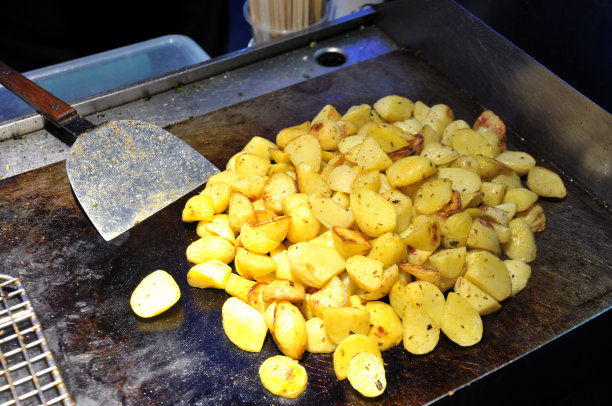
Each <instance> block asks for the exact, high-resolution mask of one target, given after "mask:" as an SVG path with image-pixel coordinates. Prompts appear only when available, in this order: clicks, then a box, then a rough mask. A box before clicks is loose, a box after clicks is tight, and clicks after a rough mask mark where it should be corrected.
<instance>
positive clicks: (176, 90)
mask: <svg viewBox="0 0 612 406" xmlns="http://www.w3.org/2000/svg"><path fill="white" fill-rule="evenodd" d="M183 90H184V88H183V86H181V87H177V88H176V89H174V93H180V92H182V91H183Z"/></svg>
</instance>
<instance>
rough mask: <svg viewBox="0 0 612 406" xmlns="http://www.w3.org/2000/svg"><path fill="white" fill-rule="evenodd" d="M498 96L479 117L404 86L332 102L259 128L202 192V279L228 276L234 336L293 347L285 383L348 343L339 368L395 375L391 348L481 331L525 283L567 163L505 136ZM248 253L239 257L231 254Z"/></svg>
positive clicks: (198, 273)
mask: <svg viewBox="0 0 612 406" xmlns="http://www.w3.org/2000/svg"><path fill="white" fill-rule="evenodd" d="M505 133H506V128H505V125H504V123H503V121H502V120H501V119H500V118H499V117H498V116H497V115H495V114H494V113H493V112H492V111H489V110H486V111H484V112H483V113H482V114H481V115H480V116H479V117H478V119H477V120H476V122H475V123H474V124H473V125H472V126H470V125H469V124H468V123H467V122H465V121H463V120H460V119H455V117H454V114H453V111H452V110H451V109H450V108H449V107H448V106H447V105H444V104H437V105H432V106H427V105H426V104H424V103H422V102H420V101H417V102H414V103H413V102H412V101H411V100H409V99H408V98H406V97H403V96H399V95H389V96H386V97H383V98H381V99H380V100H378V101H376V102H375V103H374V104H373V105H372V106H370V105H368V104H362V105H355V106H353V107H351V108H350V109H348V111H346V112H345V113H344V114H340V113H339V112H338V111H337V110H336V109H335V108H334V107H333V106H332V105H326V106H324V107H323V108H322V109H321V111H320V112H319V113H318V114H317V115H316V116H315V117H314V118H313V119H312V121H308V122H304V123H301V124H298V125H295V126H293V127H289V128H284V129H282V130H280V131H279V132H278V134H277V136H276V143H274V142H271V141H269V140H267V139H265V138H263V137H258V136H256V137H253V138H252V139H251V140H250V142H249V143H248V144H247V145H246V146H245V147H244V149H243V150H242V151H240V152H239V153H237V154H236V155H234V156H233V157H232V158H231V159H230V160H229V162H228V163H227V167H226V169H225V170H224V171H222V172H220V173H218V174H216V175H214V176H213V177H211V178H210V179H209V181H208V183H207V185H206V187H205V189H204V190H203V191H202V192H201V193H200V194H198V195H195V196H193V197H191V198H190V199H189V200H188V201H187V203H186V205H185V208H184V211H183V221H185V222H197V227H196V232H197V234H198V236H199V239H198V240H196V241H194V242H193V243H191V244H190V245H189V246H188V247H187V259H188V260H189V261H190V262H191V263H193V264H194V266H193V267H192V268H191V269H190V270H189V272H188V275H187V279H188V282H189V284H190V285H191V286H194V287H199V288H216V289H224V290H225V291H226V292H227V293H229V294H230V295H231V297H230V298H229V299H228V300H227V301H226V302H225V304H224V305H223V309H222V319H223V328H224V331H225V333H226V335H227V337H228V338H229V339H230V340H231V341H232V342H233V343H234V344H235V345H237V346H238V347H239V348H241V349H243V350H245V351H251V352H258V351H260V350H261V348H262V346H263V344H264V341H265V338H266V336H267V334H268V332H270V334H271V336H272V338H273V340H274V342H275V343H276V345H277V346H278V349H279V350H280V352H281V353H282V354H283V355H279V356H275V357H272V358H270V359H269V360H267V361H266V362H265V363H264V365H262V366H261V368H260V377H261V380H262V383H263V385H264V386H265V387H266V388H267V389H268V390H269V391H270V392H272V393H274V394H275V395H278V396H283V397H289V398H293V397H296V396H299V394H300V393H302V391H303V390H304V389H305V388H306V386H307V376H306V370H305V369H304V368H303V367H302V366H301V365H299V362H298V361H299V360H300V359H301V358H302V357H303V355H304V353H305V352H312V353H333V366H334V371H335V373H336V376H337V378H338V379H340V380H342V379H348V380H349V382H350V383H351V385H352V386H353V387H354V388H355V389H356V390H357V391H359V392H360V393H361V394H363V395H364V396H368V397H374V396H379V395H381V394H382V393H383V392H384V391H385V388H386V379H385V370H384V364H383V359H382V355H381V352H383V351H385V350H388V349H390V348H393V347H395V346H397V345H399V344H400V343H402V344H403V346H404V348H405V349H406V350H407V351H408V352H410V353H412V354H425V353H428V352H430V351H432V350H433V349H434V348H435V347H436V345H437V343H438V340H439V337H440V332H442V333H443V334H444V335H446V336H447V337H448V338H449V339H450V340H452V341H453V342H455V343H457V344H458V345H460V346H471V345H474V344H476V343H478V342H479V341H480V339H481V337H482V333H483V323H482V316H484V315H487V314H490V313H493V312H495V311H497V310H499V309H500V308H501V302H503V301H504V300H505V299H507V298H509V297H511V296H513V295H516V294H517V293H518V292H519V291H521V290H522V289H523V288H524V287H525V285H526V284H527V281H528V279H529V277H530V274H531V268H530V265H529V262H531V261H533V260H534V258H535V257H536V252H537V248H536V242H535V238H534V233H538V232H541V231H544V229H545V228H546V217H545V214H544V211H543V209H542V206H540V205H539V204H538V198H539V197H540V196H543V197H552V198H562V197H564V196H565V195H566V190H565V187H564V185H563V182H562V180H561V179H560V177H559V176H558V175H557V174H555V173H554V172H552V171H550V170H548V169H545V168H543V167H539V166H537V165H536V161H535V159H534V158H533V157H532V156H530V155H529V154H527V153H525V152H521V151H511V150H508V149H507V147H506V137H505ZM232 263H233V269H232V267H231V266H230V265H231V264H232Z"/></svg>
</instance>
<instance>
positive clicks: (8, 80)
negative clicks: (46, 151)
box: [0, 61, 76, 125]
mask: <svg viewBox="0 0 612 406" xmlns="http://www.w3.org/2000/svg"><path fill="white" fill-rule="evenodd" d="M0 83H1V84H3V85H4V87H6V88H7V89H9V90H10V91H11V92H13V93H14V94H15V95H17V96H19V97H20V98H21V99H23V101H25V102H26V103H28V104H29V105H30V106H32V107H33V108H34V109H35V110H36V111H38V112H39V113H40V114H42V115H43V116H45V117H46V118H47V119H48V120H50V121H51V122H52V123H53V124H55V125H59V123H60V122H61V121H62V120H65V119H67V118H69V117H72V116H73V115H75V114H76V110H75V109H73V108H72V107H71V106H70V105H69V104H67V103H65V102H63V101H62V100H60V99H58V98H57V97H55V96H54V95H52V94H51V93H49V92H48V91H46V90H45V89H43V88H42V87H40V86H39V85H37V84H36V83H34V82H32V81H31V80H30V79H28V78H27V77H25V76H23V75H22V74H21V73H19V72H17V71H16V70H14V69H13V68H11V67H10V66H8V65H7V64H5V63H4V62H2V61H0Z"/></svg>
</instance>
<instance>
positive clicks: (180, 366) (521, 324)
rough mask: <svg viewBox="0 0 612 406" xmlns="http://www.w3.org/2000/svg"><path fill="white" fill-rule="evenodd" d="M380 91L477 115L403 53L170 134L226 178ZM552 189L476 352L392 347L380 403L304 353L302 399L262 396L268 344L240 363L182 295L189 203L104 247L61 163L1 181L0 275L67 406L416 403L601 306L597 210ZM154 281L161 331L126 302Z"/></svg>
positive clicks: (213, 296)
mask: <svg viewBox="0 0 612 406" xmlns="http://www.w3.org/2000/svg"><path fill="white" fill-rule="evenodd" d="M391 93H395V94H402V95H405V96H408V97H409V98H411V99H412V100H422V101H424V102H425V103H427V104H430V105H431V104H435V103H445V104H447V105H449V106H450V107H451V108H452V109H453V110H454V112H455V116H456V118H461V119H464V120H466V121H467V122H469V123H472V122H473V121H474V120H475V119H476V117H477V116H478V114H480V112H481V111H482V109H483V108H485V107H486V106H481V105H479V104H478V102H477V101H476V100H473V99H472V98H471V97H470V96H469V95H468V94H466V93H464V92H463V91H462V90H461V89H459V88H458V87H456V86H455V85H454V84H453V83H450V82H449V81H448V80H447V79H446V78H444V77H442V76H441V75H440V74H439V73H438V72H436V71H435V70H434V69H433V68H432V67H431V66H429V65H427V64H426V63H425V62H424V61H422V60H421V59H419V57H418V56H417V55H414V54H413V53H411V52H409V51H406V50H403V51H398V52H394V53H391V54H387V55H384V56H382V57H378V58H375V59H372V60H369V61H367V62H363V63H359V64H356V65H353V66H350V67H347V68H344V69H341V70H338V71H335V72H332V73H329V74H327V75H324V76H321V77H318V78H315V79H311V80H308V81H306V82H303V83H300V84H297V85H294V86H291V87H289V88H285V89H282V90H280V91H276V92H273V93H269V94H266V95H263V96H260V97H257V98H255V99H251V100H248V101H245V102H242V103H240V104H237V105H233V106H229V107H226V108H223V109H220V110H217V111H214V112H212V113H209V114H206V115H204V116H200V117H195V118H192V119H189V120H187V121H185V122H182V123H178V124H176V125H174V126H172V127H171V128H168V130H169V131H170V132H172V133H173V134H175V135H177V136H178V137H180V138H182V139H183V140H184V141H186V142H187V143H188V144H190V145H191V146H193V147H194V148H195V149H196V150H198V151H199V152H200V153H202V154H204V155H205V156H207V157H209V159H210V160H211V161H212V162H213V163H214V164H215V165H217V166H218V167H224V166H225V163H226V162H227V160H228V159H229V158H230V157H231V156H232V155H233V154H234V153H236V152H238V151H239V150H240V149H241V148H242V147H243V146H244V145H245V144H246V143H247V141H248V140H249V139H250V138H251V137H253V136H256V135H259V136H264V137H266V138H269V139H272V140H273V139H274V137H275V135H276V133H277V132H278V131H279V130H280V129H282V128H283V127H286V126H290V125H295V124H299V123H301V122H303V121H306V120H310V119H312V118H313V117H314V116H315V115H316V113H317V112H318V111H319V110H320V108H321V107H322V106H323V105H325V104H327V103H329V104H332V105H334V106H335V107H336V108H337V109H338V110H339V111H341V112H344V111H346V109H347V108H348V107H350V106H351V105H354V104H361V103H373V102H374V101H376V100H377V99H378V98H379V97H381V96H384V95H387V94H391ZM501 97H503V95H502V96H501ZM145 102H146V101H145ZM529 136H530V134H521V137H523V138H524V139H522V138H521V137H519V136H518V135H517V134H515V133H513V132H512V130H511V129H510V131H509V135H508V140H509V146H510V148H512V149H521V150H525V151H527V152H529V153H531V154H533V155H534V156H535V157H536V158H538V159H539V158H540V157H541V156H543V155H544V154H543V153H542V152H543V151H545V148H546V146H538V145H531V144H530V143H529ZM543 164H544V165H546V166H551V165H552V164H551V163H549V162H544V163H543ZM565 183H566V185H567V188H568V197H567V198H566V199H564V200H563V201H548V200H546V199H541V204H542V206H543V207H544V209H545V212H546V216H547V230H546V231H545V232H544V233H541V234H537V236H536V239H537V245H538V256H537V259H536V260H535V261H534V262H533V263H532V264H531V265H532V271H533V272H532V278H531V280H530V281H529V284H528V286H527V288H526V289H525V290H524V291H523V292H521V293H520V294H519V295H518V296H517V297H515V298H511V299H509V300H507V301H505V302H504V304H503V308H502V309H501V310H500V311H498V312H496V313H494V314H492V315H490V316H486V317H484V336H483V338H482V341H481V342H480V343H479V344H477V345H475V346H473V347H470V348H462V347H459V346H457V345H455V344H453V343H451V342H450V341H449V340H448V339H446V338H445V337H443V336H441V339H440V343H439V345H438V347H437V348H436V349H435V350H434V351H433V352H432V353H430V354H427V355H424V356H414V355H410V354H408V353H407V352H406V351H405V350H403V348H402V346H401V345H400V346H398V347H396V348H394V349H392V350H390V351H386V352H385V353H384V354H383V357H384V360H385V363H386V372H387V380H388V386H387V391H386V393H385V395H384V396H383V397H382V398H381V399H374V400H368V399H365V398H363V397H361V396H360V395H359V394H358V393H357V392H356V391H354V390H353V389H351V388H350V385H349V384H348V382H347V381H342V382H339V381H337V380H336V378H335V376H334V372H333V368H332V363H331V355H319V354H306V356H305V357H304V359H303V361H302V363H303V365H304V366H305V367H306V369H307V371H308V375H309V384H308V389H307V390H306V392H305V393H304V394H303V395H302V396H301V397H300V398H298V399H297V400H296V401H292V402H285V401H283V400H281V399H279V398H275V397H274V396H272V395H270V394H269V393H268V392H267V391H266V390H265V389H263V387H262V386H261V384H260V381H259V378H258V373H257V371H258V368H259V365H260V364H261V362H262V361H263V360H264V359H266V358H267V357H269V356H271V355H276V354H278V353H279V352H278V350H277V348H276V346H275V345H274V343H273V341H272V339H271V337H270V336H268V338H267V339H266V342H265V345H264V348H263V350H262V352H261V353H257V354H252V353H247V352H244V351H242V350H239V349H238V348H237V347H235V346H234V345H233V344H231V343H230V342H229V341H228V339H227V338H226V337H225V335H224V333H223V330H222V327H221V310H220V309H221V306H222V304H223V302H224V300H225V299H226V298H227V294H226V293H225V292H223V291H218V290H214V289H206V290H202V289H196V288H191V287H189V286H188V284H187V281H186V273H187V271H188V270H189V268H190V264H189V263H188V262H187V261H186V258H185V249H186V247H187V245H188V244H189V243H190V242H192V241H194V240H195V239H196V238H197V236H196V233H195V226H194V225H193V224H184V223H182V222H181V210H182V207H183V205H184V203H185V201H186V199H187V197H185V198H183V199H182V200H180V201H178V202H176V203H175V204H173V205H171V206H169V207H167V208H166V209H164V210H163V211H162V212H160V213H158V214H156V215H155V216H153V217H151V218H150V219H148V220H146V221H144V222H143V223H141V224H138V225H137V226H136V227H134V228H133V229H131V230H130V231H129V232H128V233H126V234H125V235H123V236H120V237H118V238H117V239H115V240H113V241H110V242H105V241H104V240H103V239H102V238H101V237H100V236H99V234H98V233H97V232H96V231H95V229H94V228H93V226H92V225H91V224H90V223H89V222H88V220H87V217H86V216H85V215H84V214H83V212H82V211H81V210H80V208H79V207H78V206H77V204H78V203H77V201H76V199H75V197H74V196H73V195H72V192H71V189H70V183H69V181H68V179H67V177H66V172H65V170H64V163H59V164H54V165H50V166H48V167H44V168H41V169H37V170H34V171H31V172H28V173H24V174H21V175H18V176H16V177H13V178H9V179H5V180H2V181H1V182H0V190H2V199H1V201H0V234H1V238H0V263H2V265H3V267H4V269H3V272H4V273H12V274H14V275H16V276H17V275H18V276H20V277H21V279H22V283H23V285H24V287H25V288H26V289H27V291H28V292H29V295H30V298H31V300H32V302H33V305H34V308H35V310H36V312H37V314H38V315H39V318H40V321H41V324H42V325H43V327H44V329H45V334H46V336H47V338H48V340H49V344H50V347H51V349H52V351H53V352H54V354H55V356H56V360H57V363H58V365H59V367H60V370H61V372H62V375H63V376H64V379H65V381H66V384H67V387H68V390H69V392H70V394H71V396H72V398H73V399H74V400H75V401H76V402H77V404H79V403H86V402H87V401H93V402H96V403H99V404H106V405H114V404H126V405H142V404H148V405H156V404H242V403H244V404H253V403H266V404H272V403H274V404H285V403H291V404H294V403H298V404H342V403H352V404H360V403H375V404H423V403H427V402H431V401H433V400H435V399H437V398H438V397H440V396H443V395H445V394H446V393H448V392H451V391H455V390H457V389H458V388H460V387H462V386H464V385H466V384H469V383H470V382H472V381H473V380H475V379H477V378H479V377H481V376H483V375H485V374H487V373H489V372H492V371H494V370H496V369H498V368H499V367H501V366H503V365H504V364H506V363H508V362H510V361H513V360H515V359H517V358H519V357H521V356H522V355H525V354H527V353H529V352H530V351H532V350H534V349H537V348H538V347H539V346H541V345H543V344H545V343H547V342H549V341H551V340H553V339H554V338H556V337H558V336H560V335H561V334H563V333H565V332H567V331H568V330H571V329H572V328H574V327H576V326H577V325H579V324H581V323H583V322H585V321H588V320H589V319H591V318H592V317H594V316H596V315H597V314H599V313H600V312H602V311H604V310H606V309H608V308H609V307H610V306H611V304H612V295H611V291H612V289H611V287H612V277H611V274H610V273H611V272H610V269H612V258H611V254H610V250H609V238H608V235H607V233H608V231H609V230H611V229H612V221H611V216H610V213H609V211H607V210H606V209H605V208H602V207H601V206H600V205H599V204H598V203H597V202H596V201H594V200H593V199H591V198H590V197H589V196H588V194H587V193H585V190H584V189H582V188H581V187H580V185H576V184H575V183H573V182H571V181H570V179H568V178H565ZM156 269H164V270H166V271H168V272H169V273H170V274H172V275H173V276H174V278H175V279H176V281H177V282H178V284H179V286H180V288H181V292H182V297H181V300H180V301H179V303H178V304H177V305H176V306H174V307H173V308H172V309H171V310H169V311H168V312H166V313H164V314H162V315H161V316H159V317H158V318H155V319H153V320H143V319H138V318H137V317H136V316H135V315H134V314H133V313H132V312H131V310H130V306H129V298H130V294H131V292H132V290H133V289H134V288H135V287H136V285H137V284H138V283H139V282H140V280H141V279H142V278H143V277H144V276H145V275H147V274H149V273H150V272H152V271H154V270H156Z"/></svg>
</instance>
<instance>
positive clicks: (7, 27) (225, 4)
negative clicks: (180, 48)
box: [0, 0, 612, 111]
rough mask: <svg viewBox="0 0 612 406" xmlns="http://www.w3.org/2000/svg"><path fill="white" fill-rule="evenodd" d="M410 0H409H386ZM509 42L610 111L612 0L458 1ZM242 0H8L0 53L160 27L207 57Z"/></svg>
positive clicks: (67, 51)
mask: <svg viewBox="0 0 612 406" xmlns="http://www.w3.org/2000/svg"><path fill="white" fill-rule="evenodd" d="M390 1H410V0H390ZM457 2H458V3H459V4H460V5H462V6H463V7H465V8H466V9H467V10H469V11H470V12H472V13H473V14H474V15H475V16H477V17H478V18H480V19H481V20H482V21H483V22H485V23H486V24H488V25H489V26H491V27H492V28H493V29H495V30H496V31H497V32H499V33H500V34H501V35H503V36H504V37H506V38H507V39H508V40H509V41H511V42H512V43H514V44H515V45H516V46H518V47H519V48H521V49H522V50H524V51H525V52H526V53H528V54H529V55H531V56H532V57H534V58H535V59H536V60H538V61H539V62H540V63H542V64H543V65H544V66H546V67H547V68H548V69H550V70H551V71H553V72H554V73H555V74H557V75H558V76H559V77H561V79H563V80H564V81H566V82H568V83H569V84H570V85H572V86H573V87H574V88H576V89H577V90H578V91H580V92H582V93H583V94H584V95H586V96H587V97H589V98H590V99H591V100H593V101H594V102H595V103H597V104H599V105H600V106H601V107H603V108H604V109H606V110H607V111H612V74H611V72H612V28H611V26H612V24H611V23H612V1H609V0H582V1H565V0H560V1H552V0H457ZM243 3H244V1H243V0H206V1H202V0H200V1H191V0H174V1H171V2H162V3H158V4H157V5H156V6H152V2H141V1H129V0H122V1H119V0H106V1H104V2H85V1H75V0H64V1H63V2H61V3H57V2H38V1H37V2H31V1H24V0H22V1H10V2H3V4H2V6H1V7H0V58H1V59H2V60H3V61H4V62H6V63H7V64H8V65H10V66H12V67H13V68H15V69H17V70H20V71H22V72H26V71H29V70H33V69H36V68H41V67H45V66H49V65H52V64H55V63H59V62H63V61H66V60H70V59H74V58H77V57H81V56H87V55H91V54H94V53H97V52H102V51H107V50H110V49H114V48H117V47H120V46H124V45H129V44H133V43H136V42H140V41H144V40H148V39H151V38H155V37H159V36H162V35H167V34H184V35H187V36H189V37H191V38H192V39H193V40H194V41H196V42H197V43H198V44H199V45H200V46H201V47H202V48H203V49H204V50H205V51H206V52H207V53H208V54H209V55H210V56H211V57H215V56H219V55H222V54H225V53H227V52H231V51H235V50H238V49H242V48H244V47H246V46H247V44H248V40H249V39H250V30H249V27H248V25H247V23H246V21H245V20H244V18H243V16H242V5H243Z"/></svg>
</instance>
